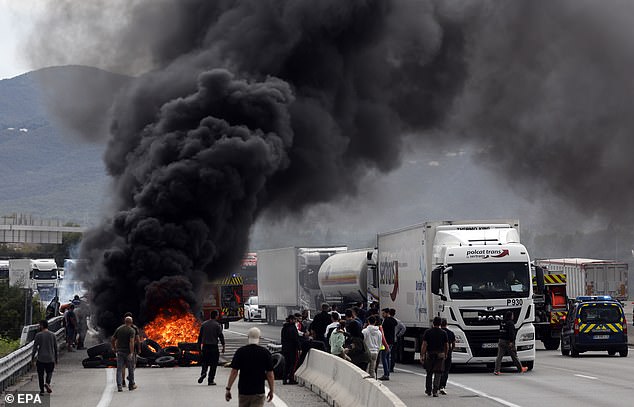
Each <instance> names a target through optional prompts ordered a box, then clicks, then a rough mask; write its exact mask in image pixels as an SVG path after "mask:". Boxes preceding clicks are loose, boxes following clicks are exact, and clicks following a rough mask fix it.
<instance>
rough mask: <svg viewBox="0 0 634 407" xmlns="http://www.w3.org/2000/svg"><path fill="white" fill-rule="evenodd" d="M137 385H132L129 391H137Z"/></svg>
mask: <svg viewBox="0 0 634 407" xmlns="http://www.w3.org/2000/svg"><path fill="white" fill-rule="evenodd" d="M136 388H137V385H136V384H131V385H130V387H128V390H130V391H132V390H136Z"/></svg>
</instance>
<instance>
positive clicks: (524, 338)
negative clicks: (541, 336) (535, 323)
mask: <svg viewBox="0 0 634 407" xmlns="http://www.w3.org/2000/svg"><path fill="white" fill-rule="evenodd" d="M533 340H535V332H526V333H523V334H521V335H520V342H526V341H533Z"/></svg>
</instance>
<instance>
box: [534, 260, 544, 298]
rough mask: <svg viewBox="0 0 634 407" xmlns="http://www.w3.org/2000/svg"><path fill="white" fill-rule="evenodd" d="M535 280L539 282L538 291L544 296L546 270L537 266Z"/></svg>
mask: <svg viewBox="0 0 634 407" xmlns="http://www.w3.org/2000/svg"><path fill="white" fill-rule="evenodd" d="M535 280H536V282H537V290H538V291H539V293H540V294H543V293H544V292H545V291H546V284H545V283H544V269H543V268H541V267H539V266H535Z"/></svg>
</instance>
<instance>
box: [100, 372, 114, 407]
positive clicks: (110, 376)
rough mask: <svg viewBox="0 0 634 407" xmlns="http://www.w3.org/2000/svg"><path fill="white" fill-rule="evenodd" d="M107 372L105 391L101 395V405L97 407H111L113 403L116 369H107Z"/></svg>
mask: <svg viewBox="0 0 634 407" xmlns="http://www.w3.org/2000/svg"><path fill="white" fill-rule="evenodd" d="M105 371H106V387H104V389H103V393H101V398H100V399H99V403H98V404H97V407H108V406H110V402H111V401H112V395H113V393H114V390H115V387H116V386H115V384H114V372H115V370H114V369H105Z"/></svg>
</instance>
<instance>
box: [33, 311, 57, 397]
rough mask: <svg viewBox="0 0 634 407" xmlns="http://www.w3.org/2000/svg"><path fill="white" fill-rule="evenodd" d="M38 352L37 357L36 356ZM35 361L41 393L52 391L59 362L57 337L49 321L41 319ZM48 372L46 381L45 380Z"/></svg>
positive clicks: (34, 348)
mask: <svg viewBox="0 0 634 407" xmlns="http://www.w3.org/2000/svg"><path fill="white" fill-rule="evenodd" d="M36 354H37V357H36V356H35V355H36ZM33 361H34V362H35V366H36V368H37V379H38V380H39V382H40V394H44V389H46V392H47V393H51V392H52V391H53V390H52V389H51V377H52V376H53V370H54V369H55V364H56V363H57V338H56V337H55V334H54V333H53V332H51V331H49V330H48V321H47V320H45V319H43V320H41V321H40V332H38V333H37V334H35V339H34V340H33ZM44 372H46V382H44Z"/></svg>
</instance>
